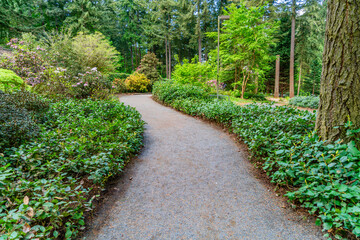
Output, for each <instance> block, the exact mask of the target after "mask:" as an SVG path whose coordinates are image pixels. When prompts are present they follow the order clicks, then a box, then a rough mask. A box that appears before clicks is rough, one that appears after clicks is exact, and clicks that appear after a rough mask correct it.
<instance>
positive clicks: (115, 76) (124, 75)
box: [108, 72, 130, 81]
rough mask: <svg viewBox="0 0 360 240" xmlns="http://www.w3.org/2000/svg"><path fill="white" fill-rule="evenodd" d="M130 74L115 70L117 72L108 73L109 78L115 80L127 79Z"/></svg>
mask: <svg viewBox="0 0 360 240" xmlns="http://www.w3.org/2000/svg"><path fill="white" fill-rule="evenodd" d="M129 76H130V74H128V73H117V72H115V73H110V74H108V79H109V80H110V81H114V80H115V79H126V78H127V77H129Z"/></svg>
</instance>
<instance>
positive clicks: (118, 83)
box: [112, 78, 127, 93]
mask: <svg viewBox="0 0 360 240" xmlns="http://www.w3.org/2000/svg"><path fill="white" fill-rule="evenodd" d="M112 85H113V88H114V92H115V93H124V92H126V91H127V88H126V84H125V79H120V78H115V79H114V81H113V82H112Z"/></svg>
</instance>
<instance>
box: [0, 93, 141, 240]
mask: <svg viewBox="0 0 360 240" xmlns="http://www.w3.org/2000/svg"><path fill="white" fill-rule="evenodd" d="M13 94H15V93H13ZM10 95H11V94H7V98H8V99H9V98H11V96H10ZM0 96H1V95H0ZM3 96H4V94H3ZM9 96H10V97H9ZM2 99H5V97H2ZM4 101H5V100H4ZM7 101H8V100H7ZM39 101H41V100H39ZM15 102H16V103H19V101H15ZM44 104H45V103H44ZM45 105H46V106H47V107H44V106H42V105H41V106H42V107H40V108H39V109H41V110H42V112H39V111H35V110H36V109H35V110H34V109H31V106H25V105H24V104H23V105H21V104H20V106H19V104H18V105H9V106H8V108H11V111H12V112H11V114H10V115H9V116H8V117H9V118H12V119H13V121H12V122H10V123H12V124H15V125H16V124H17V119H14V118H16V117H17V116H19V119H22V120H23V121H27V122H28V125H29V127H28V129H20V130H19V131H18V134H19V136H18V137H20V135H21V134H24V132H25V133H29V134H28V135H26V138H24V139H23V138H20V141H19V142H18V144H14V143H13V142H12V143H11V144H10V146H11V147H10V146H9V145H8V142H4V144H3V145H1V146H0V147H1V148H0V235H1V236H0V239H75V238H76V236H77V234H78V232H79V231H80V230H82V229H83V228H84V224H85V222H84V212H86V211H90V210H91V209H92V201H93V200H94V198H95V197H96V195H97V194H98V193H99V191H100V190H101V189H102V187H104V184H105V183H106V181H107V179H108V178H110V177H112V176H114V175H116V174H118V173H119V172H120V171H121V169H122V168H123V167H124V165H125V164H126V162H127V161H128V160H129V158H130V156H132V155H133V154H135V153H136V152H138V151H139V149H140V148H141V146H142V133H143V125H144V122H143V121H142V120H141V115H140V114H139V113H138V112H137V111H136V110H135V109H134V108H131V107H128V106H125V105H124V104H121V103H119V102H118V101H117V100H116V101H115V100H106V101H105V100H91V99H83V100H76V99H70V100H62V101H58V102H55V103H47V104H45ZM2 109H3V108H2ZM44 109H45V110H46V111H44ZM5 110H6V109H5ZM35 113H36V114H35ZM0 124H2V125H1V129H5V128H3V126H4V124H5V121H4V122H1V121H0ZM20 124H23V123H20ZM9 131H10V130H9ZM4 134H5V135H6V133H4ZM14 138H16V135H15V136H14Z"/></svg>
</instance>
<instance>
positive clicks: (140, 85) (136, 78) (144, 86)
mask: <svg viewBox="0 0 360 240" xmlns="http://www.w3.org/2000/svg"><path fill="white" fill-rule="evenodd" d="M125 85H126V88H127V89H128V90H129V91H132V92H146V91H147V90H148V86H149V85H150V80H149V79H147V78H146V77H145V75H144V74H140V73H138V72H135V73H133V74H131V75H130V76H129V77H128V78H127V79H126V80H125Z"/></svg>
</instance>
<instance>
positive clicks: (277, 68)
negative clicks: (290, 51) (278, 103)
mask: <svg viewBox="0 0 360 240" xmlns="http://www.w3.org/2000/svg"><path fill="white" fill-rule="evenodd" d="M279 84H280V55H276V69H275V89H274V97H275V98H278V97H279Z"/></svg>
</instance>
